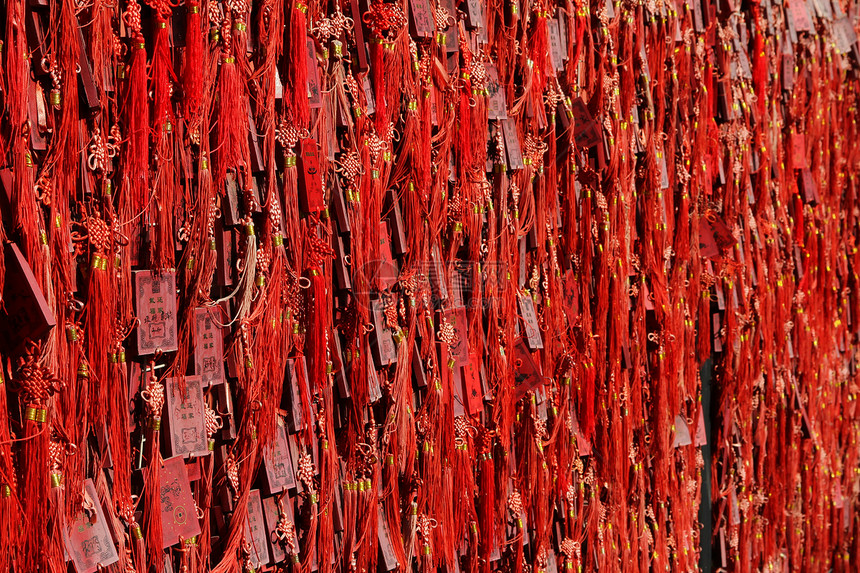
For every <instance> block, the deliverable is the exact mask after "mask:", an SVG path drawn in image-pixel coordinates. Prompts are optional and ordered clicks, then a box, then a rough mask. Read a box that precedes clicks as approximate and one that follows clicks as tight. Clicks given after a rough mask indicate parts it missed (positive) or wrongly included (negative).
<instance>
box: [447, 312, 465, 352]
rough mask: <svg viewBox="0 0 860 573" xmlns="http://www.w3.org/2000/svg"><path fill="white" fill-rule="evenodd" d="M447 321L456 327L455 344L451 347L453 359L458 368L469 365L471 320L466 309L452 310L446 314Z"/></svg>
mask: <svg viewBox="0 0 860 573" xmlns="http://www.w3.org/2000/svg"><path fill="white" fill-rule="evenodd" d="M445 319H446V320H447V321H448V322H450V323H451V326H453V327H454V344H452V345H451V347H450V352H451V358H453V359H454V360H455V362H456V366H465V365H466V364H468V363H469V319H468V317H467V316H466V308H465V307H462V306H460V307H457V308H452V309H450V310H448V311H447V312H445Z"/></svg>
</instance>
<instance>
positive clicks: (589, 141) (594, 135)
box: [570, 98, 603, 148]
mask: <svg viewBox="0 0 860 573" xmlns="http://www.w3.org/2000/svg"><path fill="white" fill-rule="evenodd" d="M570 110H571V112H572V113H573V125H574V128H573V136H574V139H575V140H576V145H577V146H578V147H581V148H588V147H594V146H595V145H597V144H598V143H600V142H602V141H603V138H602V136H601V134H600V130H599V129H598V126H597V123H596V122H595V121H594V118H593V117H592V116H591V112H589V111H588V106H587V105H586V104H585V101H583V99H582V98H577V99H575V100H573V103H572V104H571V106H570Z"/></svg>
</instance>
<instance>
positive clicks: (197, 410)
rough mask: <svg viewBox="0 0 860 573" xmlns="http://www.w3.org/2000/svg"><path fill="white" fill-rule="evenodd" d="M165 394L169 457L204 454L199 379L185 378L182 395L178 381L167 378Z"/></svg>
mask: <svg viewBox="0 0 860 573" xmlns="http://www.w3.org/2000/svg"><path fill="white" fill-rule="evenodd" d="M165 392H166V394H167V427H168V433H169V435H170V453H171V455H173V456H188V455H189V454H205V453H206V452H207V451H208V450H209V448H208V443H207V436H206V418H205V414H204V407H203V388H202V386H201V383H200V377H199V376H186V377H185V395H184V396H183V394H182V392H181V388H180V383H179V380H178V379H177V378H169V379H168V380H167V387H166V388H165Z"/></svg>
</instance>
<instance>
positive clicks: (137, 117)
mask: <svg viewBox="0 0 860 573" xmlns="http://www.w3.org/2000/svg"><path fill="white" fill-rule="evenodd" d="M128 68H129V70H128V83H127V86H126V94H125V105H124V114H123V115H124V117H125V121H126V132H127V134H128V135H127V139H126V152H125V164H126V166H127V168H126V170H125V172H126V173H127V174H128V180H129V188H128V194H129V206H130V207H131V213H130V215H131V217H132V220H133V221H135V224H136V225H137V226H138V227H139V228H140V227H142V226H143V217H142V216H141V215H142V213H143V211H144V209H145V208H146V205H147V203H148V200H149V192H150V191H149V98H148V96H147V90H146V46H145V44H144V42H143V36H137V37H136V38H135V39H134V40H133V41H132V55H131V64H129V66H128ZM140 239H141V237H140V236H138V237H137V240H140ZM138 248H139V247H138ZM132 249H133V250H134V249H135V247H132Z"/></svg>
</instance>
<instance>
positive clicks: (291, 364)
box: [287, 356, 308, 434]
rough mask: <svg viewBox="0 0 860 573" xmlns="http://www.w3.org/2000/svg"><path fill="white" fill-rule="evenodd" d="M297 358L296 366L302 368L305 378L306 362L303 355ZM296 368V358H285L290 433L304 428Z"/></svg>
mask: <svg viewBox="0 0 860 573" xmlns="http://www.w3.org/2000/svg"><path fill="white" fill-rule="evenodd" d="M298 360H299V363H298V368H301V369H302V374H304V377H305V378H304V379H305V380H307V379H308V378H307V363H306V362H305V357H304V356H300V357H298ZM296 368H297V365H296V360H294V359H292V358H291V359H289V360H287V390H288V392H289V399H290V412H289V414H290V415H289V416H287V420H288V422H289V428H290V433H291V434H295V433H296V432H299V431H301V430H303V429H304V428H305V419H304V413H303V411H302V398H301V387H300V386H299V380H298V378H297V373H296Z"/></svg>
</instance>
